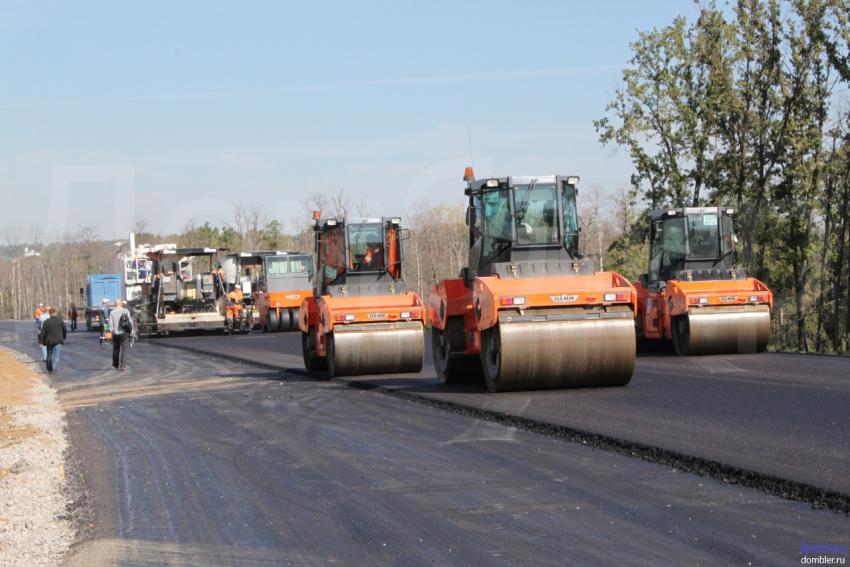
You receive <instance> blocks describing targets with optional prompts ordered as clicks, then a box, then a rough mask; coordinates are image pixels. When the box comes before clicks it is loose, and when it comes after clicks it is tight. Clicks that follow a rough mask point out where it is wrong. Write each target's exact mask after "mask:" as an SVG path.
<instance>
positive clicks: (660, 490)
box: [0, 323, 850, 566]
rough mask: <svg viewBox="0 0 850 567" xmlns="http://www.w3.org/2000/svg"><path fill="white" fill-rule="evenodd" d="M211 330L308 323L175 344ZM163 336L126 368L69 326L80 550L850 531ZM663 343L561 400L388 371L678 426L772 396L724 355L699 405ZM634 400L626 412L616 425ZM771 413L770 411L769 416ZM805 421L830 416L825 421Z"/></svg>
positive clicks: (637, 540)
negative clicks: (83, 518)
mask: <svg viewBox="0 0 850 567" xmlns="http://www.w3.org/2000/svg"><path fill="white" fill-rule="evenodd" d="M31 327H32V325H31V324H30V323H26V324H19V325H12V324H9V323H0V342H3V343H4V344H5V345H6V346H9V347H11V348H16V349H19V350H22V351H24V352H28V353H29V354H31V355H36V353H37V351H36V346H35V341H34V336H33V332H32V328H31ZM196 340H197V341H213V342H214V343H215V344H217V345H225V346H227V347H228V348H229V347H234V348H235V347H236V345H237V344H244V345H245V346H244V347H239V349H240V350H241V351H244V350H246V349H248V348H249V347H248V345H251V348H253V347H254V346H259V345H261V344H263V343H264V342H265V341H271V342H272V344H278V345H280V347H281V348H280V350H279V351H276V352H274V351H273V352H272V353H271V354H270V355H269V356H274V357H276V360H278V362H279V360H281V359H284V360H285V359H286V357H291V356H293V355H292V353H291V352H290V351H289V350H287V348H288V347H286V345H289V346H291V345H292V344H294V341H292V335H289V336H272V337H262V336H251V337H244V338H243V337H216V338H212V337H193V338H185V339H165V340H164V341H161V342H163V343H167V344H171V345H175V344H183V346H186V343H188V342H190V341H196ZM225 341H227V342H226V343H225ZM275 341H276V343H275ZM154 342H155V341H150V342H143V343H138V344H136V345H135V346H134V348H133V350H132V351H131V352H130V369H129V370H128V371H126V372H117V371H113V370H112V369H111V367H110V356H109V355H110V350H111V349H110V348H109V347H108V346H104V347H101V346H99V345H98V341H97V339H96V336H95V334H93V333H76V334H73V335H70V340H69V341H68V344H67V345H66V347H65V349H64V350H63V364H62V366H61V368H60V371H59V372H58V373H57V374H55V375H54V383H55V385H56V387H57V388H58V390H59V392H60V398H61V400H62V402H63V405H64V407H65V409H66V411H67V412H68V417H69V433H70V438H71V442H72V443H73V445H74V447H75V449H76V452H77V457H78V459H79V461H80V463H81V465H82V472H83V475H84V479H85V481H86V483H87V486H88V488H89V492H90V495H91V504H92V509H93V516H94V520H93V522H92V523H93V525H94V528H93V529H92V530H91V532H92V533H91V539H90V540H89V541H88V542H86V543H84V544H82V545H80V546H79V547H78V548H77V549H76V550H75V554H74V555H73V556H72V557H70V558H69V560H68V561H67V565H69V566H77V565H182V566H195V565H198V566H201V565H204V566H206V565H227V566H230V565H233V566H237V565H238V566H271V565H328V564H337V565H475V566H479V565H648V564H653V565H748V564H752V565H792V564H800V557H801V556H800V554H799V552H800V547H801V545H802V544H804V543H808V544H820V543H827V544H847V543H848V541H850V517H848V516H847V515H844V514H837V513H834V512H829V511H824V510H813V509H812V508H811V507H810V506H809V505H806V504H802V503H799V502H793V501H789V500H783V499H781V498H778V497H775V496H770V495H767V494H764V493H762V492H759V491H755V490H749V489H745V488H741V487H738V486H730V485H727V484H723V483H720V482H718V481H715V480H712V479H707V478H703V477H699V476H696V475H691V474H686V473H682V472H681V471H678V470H675V469H673V468H671V467H664V466H661V465H658V464H653V463H648V462H645V461H643V460H640V459H634V458H629V457H625V456H621V455H617V454H613V453H611V452H608V451H600V450H594V449H592V448H590V447H587V446H584V445H582V444H581V443H569V442H564V441H561V440H558V439H554V438H551V437H548V436H545V435H539V434H534V433H529V432H526V431H523V430H520V429H517V428H512V427H506V426H504V425H501V424H498V423H492V422H488V421H482V420H480V419H475V418H472V417H468V416H465V415H462V414H461V413H457V412H454V411H443V410H440V409H438V408H434V407H430V406H429V405H426V404H422V403H414V402H412V401H407V400H403V399H399V398H397V397H393V396H387V395H384V394H382V393H380V392H376V391H369V390H363V389H358V388H351V387H349V386H347V385H346V384H344V383H340V382H336V381H326V380H322V379H320V378H318V377H315V376H304V375H301V374H297V373H293V372H281V371H276V370H267V369H262V368H256V367H252V366H249V365H245V364H239V363H236V362H233V361H230V360H226V359H223V358H216V357H212V356H208V355H203V354H196V353H191V352H187V351H184V350H177V349H171V348H162V345H160V344H152V343H154ZM221 348H222V349H223V348H224V347H221ZM259 350H262V349H259ZM281 351H282V352H281ZM785 358H786V359H787V358H794V357H785ZM800 358H803V357H800ZM659 360H660V362H658V361H654V360H653V361H646V360H643V359H642V360H641V361H640V362H639V367H644V366H645V364H650V363H651V365H653V366H654V365H655V364H659V365H660V369H656V370H654V371H648V370H647V369H646V368H640V369H639V371H638V373H637V374H636V375H635V379H634V380H633V382H632V384H630V385H629V386H627V387H626V388H622V389H616V390H612V391H611V392H610V394H609V396H610V397H608V398H606V397H605V396H601V394H602V392H601V391H600V392H597V391H595V390H587V391H574V392H571V394H572V395H574V396H578V397H581V398H583V400H579V401H574V402H572V403H570V402H565V398H564V397H563V396H565V393H557V398H556V399H557V400H560V401H558V402H555V401H554V400H553V401H547V397H546V396H545V395H542V394H538V393H531V394H529V393H525V394H520V395H514V394H510V395H508V396H503V395H501V394H500V395H491V394H486V393H484V392H483V389H482V388H480V387H478V386H474V385H473V386H469V387H467V388H466V389H465V390H463V389H459V390H452V391H450V392H448V393H445V392H443V389H442V388H438V387H437V384H436V380H435V379H434V378H433V377H428V376H426V375H425V374H427V372H423V376H420V377H414V378H410V377H404V378H402V377H396V378H393V377H388V378H380V379H377V380H380V381H381V382H382V383H383V384H384V385H386V384H392V385H393V387H395V388H407V389H410V390H411V391H415V392H418V393H422V394H423V395H428V396H445V395H448V396H460V397H465V398H469V399H470V400H472V401H471V402H470V403H473V404H482V405H484V406H486V407H488V408H491V409H493V408H495V409H498V410H499V411H505V409H506V408H507V407H513V406H514V405H515V407H517V408H522V406H523V405H525V407H524V408H522V409H520V410H519V411H521V412H523V414H524V415H525V414H526V412H530V411H532V410H533V411H535V412H550V413H552V415H558V416H560V419H575V420H580V422H581V423H584V424H593V423H598V424H599V425H600V427H614V428H615V429H614V431H620V432H622V433H623V434H624V435H625V434H626V433H627V432H628V431H631V430H635V429H637V430H647V432H646V433H645V434H647V435H649V434H652V435H658V436H659V437H661V438H663V437H664V434H663V432H664V431H665V430H668V429H672V426H668V425H667V424H670V423H672V422H673V421H675V420H676V417H677V416H679V415H692V416H694V417H693V419H691V420H690V421H693V420H697V421H700V420H706V419H708V418H706V417H705V416H706V415H708V414H710V413H712V411H714V412H719V413H721V414H723V415H726V416H730V415H732V414H734V413H735V411H734V410H735V408H737V409H738V411H739V412H741V413H740V415H737V418H736V419H735V420H728V421H731V422H732V423H730V425H736V424H737V425H738V426H741V425H742V424H741V423H740V421H745V420H743V416H744V415H746V414H745V413H744V408H746V407H749V408H752V407H754V406H757V404H754V403H753V400H750V403H749V404H748V403H747V401H746V400H741V401H740V402H738V403H736V404H735V407H734V408H725V409H720V408H713V410H712V408H711V407H710V406H709V404H711V403H712V401H713V400H717V399H718V398H717V397H716V396H715V397H711V396H708V394H706V390H708V386H709V385H710V384H731V385H736V386H737V387H738V389H737V392H738V393H739V394H743V393H745V392H747V391H748V389H747V388H746V387H744V384H745V383H746V380H744V379H743V377H739V378H740V379H739V380H731V379H730V380H726V381H720V380H718V379H716V378H711V374H710V373H708V371H706V374H705V377H704V378H700V382H704V383H703V384H702V385H701V388H702V392H703V394H702V395H703V398H701V399H700V403H699V404H696V406H695V407H691V408H690V410H689V409H688V408H687V406H684V407H682V406H683V404H684V401H683V400H678V401H677V400H676V399H675V396H676V395H680V393H681V392H683V391H687V390H688V388H687V387H686V386H678V385H675V384H678V382H679V381H682V380H686V379H687V378H688V377H691V378H693V376H692V375H691V376H689V375H680V374H679V373H684V371H683V370H670V369H669V368H672V369H675V368H676V367H677V366H676V365H677V364H680V363H681V361H680V360H679V359H672V358H671V359H669V360H668V359H665V358H662V359H659ZM807 360H809V359H808V358H807ZM835 362H844V363H845V364H846V363H847V361H835ZM742 363H743V361H739V360H738V359H735V360H734V361H733V362H730V364H735V365H738V366H741V364H742ZM765 363H766V360H765V362H762V361H761V360H756V361H753V362H752V365H753V367H756V368H758V367H759V366H761V365H762V364H765ZM776 364H777V365H778V366H787V365H788V364H789V363H783V362H782V361H781V360H780V361H778V362H777V363H776ZM810 364H811V362H810ZM665 365H667V366H665ZM292 366H294V367H297V365H295V364H293V365H292ZM665 368H668V369H667V370H664V369H665ZM426 370H427V369H426ZM699 376H702V375H699ZM642 378H643V379H644V380H647V381H651V383H655V384H656V386H655V390H656V393H655V394H653V393H652V392H651V391H649V392H645V391H644V389H645V388H646V389H649V390H652V389H653V388H652V386H651V383H650V384H648V385H641V381H642ZM771 379H772V380H773V383H772V386H771V381H768V380H767V379H766V378H762V379H760V380H757V381H756V383H755V384H753V385H752V387H751V388H752V389H757V386H758V384H761V387H764V386H771V387H772V388H773V393H774V394H776V391H777V390H781V389H782V377H781V376H779V377H777V376H771ZM369 380H372V379H371V378H370V379H369ZM832 380H833V382H832V383H834V384H835V385H834V386H833V389H832V390H829V391H830V392H831V394H832V395H833V396H836V395H838V394H840V393H841V392H842V391H843V392H845V393H844V394H841V395H842V396H845V397H846V388H845V389H844V390H842V389H841V388H840V387H839V386H840V380H838V379H837V377H835V378H833V379H832ZM671 382H672V383H675V384H674V385H671V384H670V383H671ZM659 384H661V385H663V387H662V386H659ZM699 385H700V383H699V382H698V383H697V384H696V386H699ZM788 388H790V389H792V390H793V391H795V392H796V391H797V390H796V389H795V387H794V386H788ZM809 388H810V389H813V390H814V389H816V388H815V387H813V386H809ZM548 394H549V395H552V394H553V393H551V392H550V393H548ZM787 395H791V394H787ZM600 396H601V397H600ZM632 396H635V397H637V398H640V399H643V400H645V402H644V403H649V400H653V399H655V400H657V401H658V407H659V408H667V411H668V412H669V413H668V414H667V415H663V414H661V415H656V416H654V419H655V420H657V422H658V425H656V426H655V427H650V426H649V424H651V423H652V422H653V419H650V418H641V417H640V416H638V415H637V414H638V413H639V411H638V408H639V405H638V404H637V403H636V402H635V401H634V400H632V399H631V397H632ZM705 396H708V398H707V399H706V397H705ZM567 397H568V396H567ZM694 397H699V394H698V393H697V394H692V395H689V396H688V399H692V398H694ZM729 399H731V395H730V398H729ZM685 401H686V400H685ZM538 406H539V407H538ZM594 407H595V408H596V411H594ZM534 408H537V409H534ZM618 408H619V409H618ZM626 410H630V411H626ZM618 411H622V412H623V414H624V415H622V416H621V421H620V429H617V428H616V424H612V423H608V417H609V416H612V415H615V414H617V413H618ZM758 415H759V417H758V418H757V419H753V420H752V421H753V422H756V423H758V422H760V421H762V420H766V419H767V417H766V416H764V415H763V414H758ZM810 417H812V418H813V419H814V418H817V419H822V418H820V417H817V416H810ZM720 422H722V419H721V417H720V416H718V417H716V418H715V423H720ZM842 423H843V426H842V428H843V429H844V432H843V433H842V434H836V433H829V435H831V437H829V439H831V440H836V439H843V440H844V441H845V443H846V422H842ZM679 425H680V426H681V427H683V428H685V429H689V428H690V427H692V424H690V423H681V424H679ZM702 427H703V428H705V427H706V426H705V425H703V426H702ZM794 427H797V428H801V429H802V430H804V431H809V432H814V431H815V430H816V429H817V425H816V422H811V421H807V422H805V423H803V424H793V426H789V429H794ZM653 429H654V430H655V431H654V432H653V431H650V430H653ZM737 431H739V430H738V429H737V427H736V428H735V429H734V432H737ZM734 432H733V433H727V435H730V436H731V435H733V434H734ZM800 435H802V433H801V434H800ZM798 436H799V435H798ZM681 438H682V439H684V440H687V438H688V435H687V434H683V435H681ZM822 438H823V437H820V439H822ZM817 440H818V438H814V439H812V440H811V441H812V442H815V441H817ZM694 441H695V445H694V446H698V445H699V443H697V442H696V441H697V440H694ZM729 441H730V443H731V442H733V441H735V442H738V441H740V440H733V439H729ZM677 442H680V443H684V442H685V441H683V440H679V441H677ZM744 443H745V444H746V443H750V444H756V443H755V441H748V442H744ZM707 445H710V443H707ZM845 447H846V445H845ZM833 449H834V450H835V452H839V449H838V448H837V447H833V448H831V450H833ZM735 452H736V451H729V453H730V454H734V453H735ZM813 452H814V451H809V453H807V454H811V453H813ZM767 453H768V451H766V450H760V451H759V454H764V455H767ZM800 458H802V457H800ZM776 460H777V461H779V460H780V458H777V459H776ZM836 462H838V463H840V462H843V461H840V459H839V460H837V461H836ZM777 466H778V465H777ZM846 470H847V468H845V469H844V471H845V472H846ZM836 476H839V475H836ZM818 478H820V477H818ZM826 478H830V477H829V476H827V477H826Z"/></svg>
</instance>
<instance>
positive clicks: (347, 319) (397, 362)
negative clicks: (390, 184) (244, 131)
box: [298, 211, 425, 377]
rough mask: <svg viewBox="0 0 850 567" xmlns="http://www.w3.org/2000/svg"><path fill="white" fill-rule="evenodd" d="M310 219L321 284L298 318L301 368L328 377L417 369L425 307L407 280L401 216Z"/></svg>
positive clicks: (316, 216)
mask: <svg viewBox="0 0 850 567" xmlns="http://www.w3.org/2000/svg"><path fill="white" fill-rule="evenodd" d="M313 219H314V227H313V230H314V235H315V245H316V259H317V260H316V264H317V277H316V284H315V286H314V289H313V293H312V294H311V295H310V296H308V297H307V298H306V299H305V300H304V301H303V302H302V303H301V309H300V313H299V319H298V327H299V329H300V330H301V346H302V353H303V356H304V367H305V368H306V369H307V370H308V371H317V370H324V369H326V370H327V372H328V374H330V375H331V377H334V376H343V375H354V374H386V373H396V372H398V373H406V372H419V371H420V370H421V369H422V364H423V358H424V352H425V336H424V332H423V328H424V323H425V306H424V305H423V303H422V300H421V299H420V298H419V296H418V295H417V294H416V293H414V292H412V291H410V290H408V289H407V286H406V285H405V283H404V280H403V279H402V259H403V257H402V239H403V238H406V237H407V231H404V230H402V229H401V226H400V224H401V219H400V218H398V217H375V218H362V219H347V218H321V215H320V213H319V212H318V211H317V212H316V213H314V215H313Z"/></svg>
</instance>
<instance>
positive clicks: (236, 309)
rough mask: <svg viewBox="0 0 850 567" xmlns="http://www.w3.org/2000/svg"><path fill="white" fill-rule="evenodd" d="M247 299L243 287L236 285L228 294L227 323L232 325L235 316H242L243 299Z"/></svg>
mask: <svg viewBox="0 0 850 567" xmlns="http://www.w3.org/2000/svg"><path fill="white" fill-rule="evenodd" d="M244 299H245V294H243V293H242V289H240V288H239V286H235V287H234V288H233V289H232V290H231V291H230V293H228V294H227V320H226V323H227V324H228V325H230V323H231V321H232V320H233V317H242V308H243V301H244Z"/></svg>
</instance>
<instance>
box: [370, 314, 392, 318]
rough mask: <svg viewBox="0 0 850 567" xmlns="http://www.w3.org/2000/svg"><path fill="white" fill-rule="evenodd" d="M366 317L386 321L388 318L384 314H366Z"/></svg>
mask: <svg viewBox="0 0 850 567" xmlns="http://www.w3.org/2000/svg"><path fill="white" fill-rule="evenodd" d="M366 316H367V317H368V318H369V319H386V318H387V317H389V315H387V314H386V313H367V314H366Z"/></svg>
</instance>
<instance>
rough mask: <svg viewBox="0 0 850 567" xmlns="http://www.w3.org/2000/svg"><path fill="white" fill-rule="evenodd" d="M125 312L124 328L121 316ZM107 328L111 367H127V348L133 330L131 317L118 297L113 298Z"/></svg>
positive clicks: (118, 368)
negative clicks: (110, 348) (113, 307)
mask: <svg viewBox="0 0 850 567" xmlns="http://www.w3.org/2000/svg"><path fill="white" fill-rule="evenodd" d="M125 314H126V318H125V321H126V324H127V325H128V326H129V328H126V326H125V325H124V324H122V321H121V319H122V316H123V315H125ZM109 330H110V331H112V367H113V368H115V369H117V370H126V369H127V350H128V349H129V348H130V338H131V337H132V335H133V333H134V332H135V330H136V329H135V328H134V327H133V317H132V316H131V315H130V312H129V311H127V309H125V308H124V307H123V303H122V302H121V300H120V299H116V300H115V309H113V310H112V311H111V312H110V313H109Z"/></svg>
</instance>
